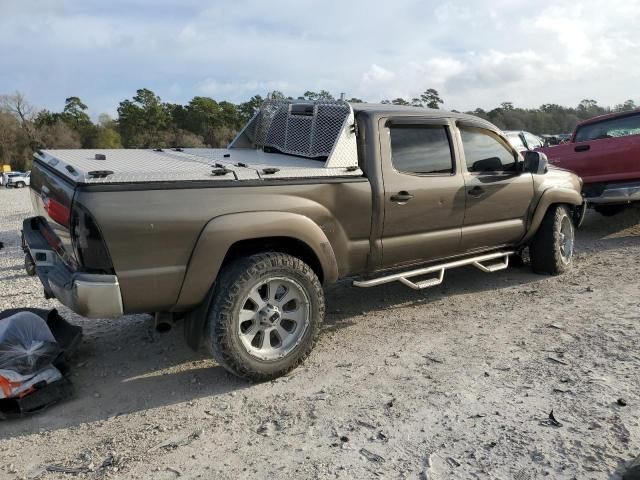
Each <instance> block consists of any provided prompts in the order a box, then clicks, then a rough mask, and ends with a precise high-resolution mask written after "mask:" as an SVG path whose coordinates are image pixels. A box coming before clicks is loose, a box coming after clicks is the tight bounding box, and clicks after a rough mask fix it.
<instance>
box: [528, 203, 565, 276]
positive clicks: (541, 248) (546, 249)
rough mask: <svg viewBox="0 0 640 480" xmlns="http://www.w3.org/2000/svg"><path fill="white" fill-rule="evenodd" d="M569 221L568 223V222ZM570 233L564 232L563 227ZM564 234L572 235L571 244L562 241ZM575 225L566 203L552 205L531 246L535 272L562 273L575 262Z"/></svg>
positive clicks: (530, 255)
mask: <svg viewBox="0 0 640 480" xmlns="http://www.w3.org/2000/svg"><path fill="white" fill-rule="evenodd" d="M567 222H568V223H567ZM567 228H568V229H569V230H570V233H566V232H565V233H563V230H562V229H565V230H566V229H567ZM563 235H564V236H565V238H566V235H570V238H568V239H567V240H568V241H569V242H570V243H569V244H564V245H563V242H562V239H563ZM574 241H575V226H574V224H573V218H572V216H571V213H570V212H569V209H568V208H567V207H566V206H564V205H551V206H550V207H549V209H548V210H547V213H546V214H545V216H544V219H543V220H542V224H541V225H540V228H539V229H538V231H537V232H536V235H535V237H533V241H532V242H531V245H530V246H529V257H530V259H531V268H532V269H533V271H534V272H535V273H541V274H549V275H560V274H562V273H564V272H566V271H567V270H569V268H571V266H572V263H573V245H574Z"/></svg>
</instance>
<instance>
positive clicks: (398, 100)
mask: <svg viewBox="0 0 640 480" xmlns="http://www.w3.org/2000/svg"><path fill="white" fill-rule="evenodd" d="M391 103H392V104H393V105H411V104H410V103H409V102H407V101H406V100H405V99H404V98H395V99H393V100H391Z"/></svg>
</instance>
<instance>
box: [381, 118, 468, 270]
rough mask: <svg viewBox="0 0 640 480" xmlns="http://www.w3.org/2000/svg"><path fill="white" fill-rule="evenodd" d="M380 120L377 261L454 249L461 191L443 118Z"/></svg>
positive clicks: (413, 259)
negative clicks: (381, 204) (381, 195)
mask: <svg viewBox="0 0 640 480" xmlns="http://www.w3.org/2000/svg"><path fill="white" fill-rule="evenodd" d="M381 122H382V124H381V125H380V127H381V128H380V136H381V138H380V144H381V153H382V177H383V181H384V225H383V233H382V249H383V253H382V263H383V267H394V266H399V265H406V264H412V263H420V262H425V261H429V260H435V259H438V258H441V257H446V256H449V255H452V254H455V253H456V252H457V250H458V249H459V247H460V233H461V227H462V221H463V218H464V202H465V193H464V180H463V178H462V175H461V174H460V171H459V166H458V165H457V163H456V155H455V153H454V151H455V148H454V141H453V136H452V127H451V125H450V123H449V121H448V120H447V119H431V118H427V119H420V118H406V117H405V118H397V119H394V118H391V119H384V120H381Z"/></svg>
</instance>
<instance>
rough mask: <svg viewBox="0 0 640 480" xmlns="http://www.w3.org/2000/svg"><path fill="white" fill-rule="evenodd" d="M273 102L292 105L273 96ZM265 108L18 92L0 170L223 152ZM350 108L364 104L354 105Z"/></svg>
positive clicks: (0, 143)
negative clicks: (54, 154)
mask: <svg viewBox="0 0 640 480" xmlns="http://www.w3.org/2000/svg"><path fill="white" fill-rule="evenodd" d="M268 98H272V99H287V98H289V99H291V98H292V97H287V96H285V95H284V94H283V93H282V92H279V91H274V92H271V93H270V94H269V95H268ZM297 99H300V100H334V99H335V98H334V96H333V95H332V94H331V93H330V92H328V91H326V90H321V91H319V92H313V91H307V92H305V93H304V94H303V95H301V96H299V97H297ZM264 100H265V99H264V98H263V97H262V96H261V95H254V96H253V97H251V98H250V99H249V100H247V101H246V102H242V103H238V104H236V103H232V102H228V101H224V100H223V101H217V100H215V99H213V98H210V97H205V96H196V97H193V98H192V99H191V100H190V101H189V103H187V104H185V105H181V104H177V103H169V102H163V101H162V99H161V98H160V97H159V96H158V95H157V94H155V93H154V92H153V91H151V90H149V89H146V88H142V89H140V90H138V91H137V92H136V94H135V95H134V96H133V97H132V98H131V99H126V100H123V101H121V102H120V103H119V105H118V108H117V112H118V118H117V119H113V118H111V117H110V116H109V115H107V114H101V115H100V116H99V117H98V120H97V122H94V121H92V120H91V117H90V116H89V114H88V113H87V110H88V107H87V105H86V104H85V103H84V102H83V101H82V100H81V99H80V98H79V97H69V98H67V99H66V100H65V103H64V108H63V109H62V111H61V112H52V111H49V110H46V109H39V108H36V107H35V106H34V105H32V104H31V103H30V102H29V101H28V100H27V99H26V98H25V96H24V95H23V94H22V93H20V92H16V93H13V94H9V95H0V164H5V163H7V164H10V165H11V167H12V168H13V169H14V170H26V169H28V168H30V164H31V157H32V155H33V152H34V151H35V150H37V149H38V148H51V149H54V148H157V147H160V148H171V147H223V146H225V145H227V144H228V143H229V142H230V141H231V140H232V139H233V137H234V136H235V134H236V132H237V131H238V130H239V129H240V128H242V126H243V125H244V124H245V123H246V122H247V121H248V120H249V119H250V118H251V117H252V116H253V114H254V113H255V111H256V110H257V109H258V108H259V107H260V105H261V104H262V102H263V101H264ZM348 101H350V102H353V103H360V102H364V100H362V99H359V98H355V97H354V98H350V99H348ZM380 103H383V104H393V105H407V106H414V107H427V108H436V109H437V108H440V106H441V105H443V103H444V101H443V99H442V98H441V96H440V94H439V93H438V91H437V90H435V89H433V88H429V89H427V90H425V91H424V92H423V93H422V94H420V95H418V96H416V97H413V98H411V99H404V98H395V99H393V100H388V99H383V100H381V102H380ZM636 108H637V107H636V104H635V102H634V101H633V100H627V101H625V102H623V103H621V104H618V105H615V106H614V107H603V106H600V105H599V104H598V102H597V101H596V100H593V99H584V100H582V101H581V102H580V103H579V104H578V105H577V106H576V107H564V106H561V105H557V104H544V105H541V106H540V107H539V108H519V107H516V106H515V105H514V104H513V103H512V102H503V103H502V104H500V106H499V107H496V108H494V109H492V110H488V111H487V110H483V109H481V108H476V109H475V110H473V111H468V112H465V113H469V114H472V115H476V116H479V117H482V118H484V119H486V120H489V121H490V122H492V123H494V124H495V125H497V126H498V127H500V128H502V129H505V130H526V131H530V132H532V133H537V134H545V133H548V134H557V133H569V132H571V131H572V130H573V128H574V127H575V125H576V124H577V123H578V122H580V121H582V120H585V119H587V118H590V117H593V116H596V115H601V114H604V113H608V112H618V111H629V110H634V109H636ZM454 111H455V110H454Z"/></svg>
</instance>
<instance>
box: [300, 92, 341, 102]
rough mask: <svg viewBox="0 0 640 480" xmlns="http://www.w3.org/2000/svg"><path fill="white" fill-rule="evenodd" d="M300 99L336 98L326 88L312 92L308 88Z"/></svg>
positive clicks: (328, 99) (329, 99) (320, 99)
mask: <svg viewBox="0 0 640 480" xmlns="http://www.w3.org/2000/svg"><path fill="white" fill-rule="evenodd" d="M298 100H312V101H322V100H327V101H332V100H335V98H334V96H333V95H331V94H330V93H329V92H328V91H326V90H320V91H319V92H311V91H309V90H307V91H306V92H304V95H302V96H301V97H298Z"/></svg>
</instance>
